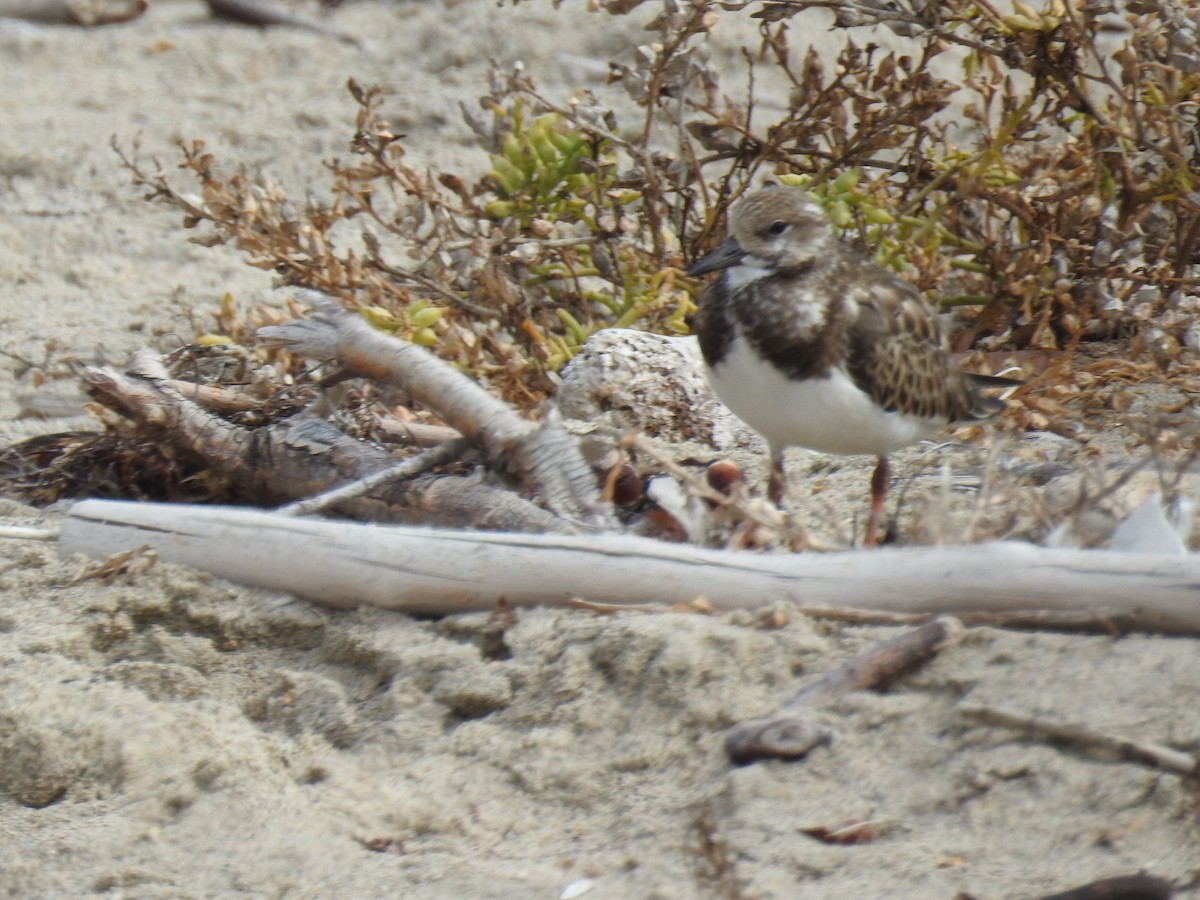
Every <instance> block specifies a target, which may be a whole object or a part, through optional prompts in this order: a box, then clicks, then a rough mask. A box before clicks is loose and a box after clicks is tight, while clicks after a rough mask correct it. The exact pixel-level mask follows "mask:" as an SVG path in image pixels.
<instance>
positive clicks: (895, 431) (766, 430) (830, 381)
mask: <svg viewBox="0 0 1200 900" xmlns="http://www.w3.org/2000/svg"><path fill="white" fill-rule="evenodd" d="M708 377H709V381H710V382H711V383H712V386H713V390H714V391H716V393H717V396H718V397H720V398H721V402H723V403H724V404H725V405H726V406H728V407H729V409H730V410H732V411H733V413H734V414H735V415H736V416H737V417H738V418H739V419H741V420H742V421H743V422H745V423H746V424H747V425H749V426H750V427H751V428H753V429H754V430H755V431H757V432H758V433H759V434H761V435H762V436H763V437H764V438H765V439H766V441H767V443H768V444H770V446H771V450H772V452H777V451H779V450H782V449H783V448H784V447H807V448H809V449H810V450H819V451H820V452H822V453H843V454H856V453H870V454H873V455H875V456H883V455H885V454H887V453H890V452H892V451H893V450H898V449H900V448H901V447H907V446H908V445H909V444H915V443H916V442H917V441H920V440H923V439H925V438H928V437H932V436H933V435H935V434H937V433H938V431H940V430H941V429H942V428H944V427H945V426H946V424H947V423H946V422H944V421H939V420H931V419H918V418H915V417H913V416H906V415H903V414H901V413H897V412H885V411H884V410H882V409H880V408H879V407H878V406H876V405H875V403H874V401H872V400H871V398H870V397H869V396H867V395H866V394H865V393H863V392H862V391H861V390H859V388H858V387H856V386H855V384H854V382H853V381H851V380H850V376H849V375H847V374H846V373H845V372H844V371H842V370H841V369H834V370H833V371H832V372H831V373H830V374H829V376H828V377H827V378H814V379H808V380H805V381H792V380H791V379H789V378H787V377H785V376H784V375H783V374H782V373H781V372H779V370H778V369H776V368H775V367H774V366H770V365H768V364H767V363H766V362H765V361H763V360H762V359H760V358H758V357H757V356H755V355H754V354H753V353H752V352H751V351H750V349H749V346H748V345H747V343H746V341H745V339H744V338H742V337H741V336H740V335H739V336H738V337H737V338H735V339H734V342H733V346H732V347H730V349H729V352H728V353H727V354H726V356H725V359H724V360H722V362H721V364H720V365H718V366H717V367H716V368H715V369H713V368H710V369H708Z"/></svg>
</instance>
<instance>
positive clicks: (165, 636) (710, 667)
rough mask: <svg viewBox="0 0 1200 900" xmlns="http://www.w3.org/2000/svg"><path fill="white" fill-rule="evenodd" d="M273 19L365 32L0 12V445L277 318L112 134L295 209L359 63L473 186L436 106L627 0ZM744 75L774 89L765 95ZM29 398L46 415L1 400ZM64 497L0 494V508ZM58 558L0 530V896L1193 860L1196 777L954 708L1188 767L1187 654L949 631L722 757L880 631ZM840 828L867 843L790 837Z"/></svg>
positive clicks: (677, 886) (461, 148) (361, 9)
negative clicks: (929, 646)
mask: <svg viewBox="0 0 1200 900" xmlns="http://www.w3.org/2000/svg"><path fill="white" fill-rule="evenodd" d="M296 11H297V12H300V13H303V14H305V15H308V16H311V17H315V18H322V19H323V20H327V21H329V22H330V23H331V24H332V25H334V26H335V27H336V28H338V29H339V30H341V31H344V32H347V33H349V34H351V35H355V36H357V37H359V38H360V39H361V41H362V44H363V46H362V49H361V50H360V49H356V48H355V47H353V46H350V45H347V44H344V43H339V42H337V41H334V40H331V39H329V38H327V37H324V36H321V35H318V34H313V33H308V32H304V31H298V30H294V29H284V28H274V29H266V30H264V29H257V28H252V27H247V26H244V25H239V24H236V23H229V22H221V21H215V20H213V19H211V18H210V17H209V15H208V12H207V8H206V7H205V6H203V5H202V4H200V3H198V2H184V0H164V2H156V3H154V4H153V5H152V7H151V8H150V10H149V11H148V12H147V13H146V15H144V16H143V17H141V18H140V19H138V20H136V21H133V22H130V23H128V24H122V25H114V26H109V27H105V28H97V29H92V30H85V29H81V28H78V27H75V26H60V25H59V26H56V25H43V24H31V23H28V22H22V21H15V20H4V21H0V57H2V58H3V59H4V63H3V75H2V76H0V77H2V79H3V84H4V89H5V90H4V102H3V106H2V107H0V110H2V112H0V116H2V119H0V121H2V122H3V127H2V128H0V273H2V274H3V280H4V284H5V290H4V291H3V294H2V296H0V323H2V324H0V336H2V337H0V349H2V350H3V351H4V353H5V357H4V359H2V360H0V443H3V444H9V443H11V442H13V441H16V440H19V439H21V438H23V437H26V436H29V435H32V434H36V433H49V432H55V431H65V430H69V429H71V428H75V427H79V426H80V424H81V423H83V422H86V421H89V420H87V419H86V418H85V417H82V416H81V415H80V414H79V411H80V410H79V405H78V402H77V401H73V400H72V398H73V397H75V396H76V395H77V390H78V389H77V387H76V381H75V378H74V377H73V375H72V373H71V364H73V363H75V362H78V361H82V362H92V361H95V360H107V361H109V362H111V363H114V364H117V365H119V364H121V363H122V362H123V360H124V359H125V357H126V355H127V354H128V353H129V352H131V351H133V350H135V349H137V348H139V347H142V346H146V345H150V346H153V347H156V348H158V349H161V350H166V349H170V348H172V347H174V346H177V345H178V344H179V343H181V342H184V341H186V340H187V339H188V338H189V337H190V336H192V335H194V334H195V333H197V331H199V330H202V329H203V328H207V327H209V325H210V323H211V321H212V320H211V316H212V313H213V311H214V310H215V309H216V308H217V305H218V304H219V302H220V300H221V297H222V296H223V295H224V294H225V293H227V292H228V293H231V294H233V295H234V297H235V298H238V299H239V300H244V301H246V302H254V303H268V302H279V303H280V304H282V302H283V296H282V294H281V293H277V292H274V291H273V289H272V275H271V273H269V272H262V271H259V270H255V269H252V268H250V267H248V266H246V265H245V264H244V263H243V261H242V260H241V258H240V256H239V255H238V254H237V252H236V251H235V250H233V249H231V248H204V247H200V246H197V245H195V244H191V243H189V242H188V241H187V237H188V233H187V232H185V231H184V230H182V229H181V228H180V227H179V215H178V214H177V213H175V212H172V211H170V210H167V209H165V208H163V207H161V206H156V205H154V204H150V203H146V202H145V201H144V200H143V199H142V197H141V194H140V193H139V191H137V190H135V189H134V188H133V187H131V185H130V178H129V173H128V172H126V171H124V170H123V169H122V168H121V166H120V163H119V159H118V157H117V155H116V153H115V152H114V151H113V149H112V148H111V147H110V142H111V141H112V140H114V139H115V141H116V142H117V143H118V144H119V145H121V146H122V147H124V148H126V149H131V148H133V146H134V145H135V143H136V144H137V145H138V150H137V152H138V153H139V154H140V156H141V157H142V158H143V159H147V160H149V159H157V161H158V163H159V165H161V167H163V168H164V169H171V168H173V167H174V166H176V165H177V163H178V161H179V158H180V157H179V151H178V148H177V147H176V142H178V141H180V140H192V139H203V140H204V141H205V142H206V144H207V145H208V146H209V147H210V149H212V150H213V152H215V153H216V154H217V155H218V157H219V158H220V159H222V160H227V161H228V162H229V164H230V165H231V166H242V167H244V168H245V169H247V170H250V171H254V172H265V173H269V174H270V175H271V176H272V177H274V178H277V179H279V180H280V181H282V182H283V183H285V184H287V185H288V186H289V188H291V189H292V190H293V191H294V193H295V195H296V196H303V195H304V193H305V191H306V190H312V191H316V192H319V191H321V190H323V189H324V185H325V184H326V178H325V176H326V174H327V173H326V172H325V171H324V170H323V169H322V167H321V160H322V159H326V158H332V157H335V156H338V155H345V154H346V152H347V151H346V147H347V142H348V140H349V138H350V136H351V133H352V129H353V121H354V120H353V115H354V109H353V104H352V102H351V101H350V98H349V96H348V94H347V90H346V83H347V80H348V79H350V78H353V79H355V80H357V81H358V82H360V83H362V84H382V85H385V86H386V87H388V88H389V90H390V91H391V94H390V96H389V98H388V100H387V102H386V103H385V106H384V112H385V117H386V118H388V119H389V121H391V122H392V124H393V126H394V127H395V128H397V129H399V130H400V131H403V132H404V133H405V134H406V135H407V138H406V140H405V146H406V147H407V148H408V151H409V157H408V158H409V160H410V161H421V160H425V161H427V164H428V165H430V166H436V167H438V168H441V169H443V170H444V169H456V170H459V171H463V172H467V173H472V174H474V175H481V174H482V173H483V172H484V171H486V168H487V158H486V154H485V153H484V151H483V150H482V149H480V148H479V147H478V145H477V142H476V140H475V138H474V137H473V136H472V134H471V132H470V130H469V129H468V128H467V126H466V125H465V124H464V123H463V122H462V118H461V115H460V112H459V104H460V103H464V104H467V105H468V106H471V105H473V104H476V103H477V99H478V97H479V96H480V95H482V94H484V93H486V90H487V70H488V64H489V60H495V61H496V62H497V63H498V64H500V65H504V66H508V65H512V64H513V63H515V62H516V61H518V60H520V61H522V62H523V63H524V65H525V66H526V69H527V71H529V72H531V73H532V74H533V75H534V76H535V77H536V78H537V79H538V81H539V83H540V84H541V86H542V88H543V90H544V91H546V92H547V93H548V94H550V95H553V96H556V97H560V98H566V97H567V96H569V95H570V93H571V91H573V90H575V89H576V88H578V87H581V86H585V85H588V84H597V83H598V81H599V80H601V79H602V77H603V72H604V70H605V64H606V62H607V60H609V59H626V60H627V59H628V58H629V54H630V53H631V50H632V47H633V45H634V44H635V43H637V42H640V41H644V40H646V37H645V32H643V31H641V30H639V25H640V24H641V23H644V22H645V21H646V20H647V19H648V18H649V17H650V16H652V15H653V13H654V12H655V11H656V10H652V9H645V10H638V11H637V12H635V13H634V14H633V15H631V16H628V17H624V18H615V17H611V16H607V15H599V14H589V13H587V12H586V11H585V10H584V8H583V4H582V3H580V2H577V0H569V2H566V3H564V4H563V5H562V7H561V8H559V9H555V8H553V7H552V6H551V5H550V4H549V3H548V2H530V3H524V4H522V5H521V6H519V7H516V8H500V7H497V6H495V5H494V4H492V3H488V2H483V0H460V2H454V3H446V4H442V3H435V2H411V3H392V4H386V3H376V2H366V0H364V2H358V3H348V4H346V5H345V6H344V7H342V8H339V9H336V10H334V11H333V12H331V13H321V12H319V11H317V10H315V9H313V8H305V9H300V8H297V10H296ZM724 26H725V23H724V22H723V23H721V26H719V27H718V29H717V31H716V36H715V38H714V42H713V47H712V49H711V56H712V59H713V61H714V64H715V65H719V66H722V67H727V68H729V69H730V70H731V71H732V70H734V69H735V68H736V66H737V65H738V61H739V59H740V56H739V49H738V48H739V42H740V41H742V40H745V39H747V36H749V35H753V34H754V26H753V24H752V23H749V22H748V21H741V22H734V21H731V22H730V23H728V27H727V28H726V27H724ZM805 39H809V40H813V41H827V40H831V38H830V37H829V33H828V32H827V31H826V30H825V29H824V28H820V29H818V28H813V29H812V31H811V34H805V33H804V32H803V31H802V30H797V31H796V32H795V33H794V34H793V40H794V41H796V42H802V41H803V40H805ZM731 78H736V72H733V74H732V75H731ZM760 90H761V96H762V103H763V104H764V108H765V109H770V106H771V103H772V102H773V100H772V96H773V95H772V91H774V90H782V88H781V87H780V88H776V87H773V86H772V85H771V84H770V83H764V84H763V85H761V86H760ZM43 379H44V380H45V384H44V385H43V384H41V382H42V381H43ZM52 395H53V396H59V395H61V397H62V398H63V403H64V406H63V409H64V412H63V414H62V415H61V416H52V417H50V418H41V419H34V418H28V417H23V416H22V410H24V409H26V408H27V407H28V406H29V405H30V402H31V398H35V399H38V400H39V402H44V401H45V400H46V398H47V397H49V396H52ZM72 403H74V405H72ZM93 427H94V425H93ZM868 470H869V462H867V461H863V462H862V465H861V466H860V467H858V468H857V469H855V470H854V472H855V475H856V480H855V488H854V489H855V490H857V491H861V490H862V489H863V485H864V484H865V473H866V472H867V471H868ZM59 515H60V513H58V512H53V511H52V512H40V511H36V510H33V509H30V508H28V507H24V506H21V505H20V504H17V503H15V502H11V501H0V521H2V522H3V523H4V524H6V525H34V526H41V527H53V526H54V525H55V523H56V522H57V521H58V516H59ZM81 567H82V563H81V561H80V560H78V559H65V560H64V559H60V558H59V557H58V553H57V549H56V547H55V546H54V545H53V543H34V542H27V541H16V540H8V539H2V540H0V598H2V600H0V836H2V839H0V893H3V894H5V895H7V896H9V897H20V898H38V897H46V898H51V897H55V898H58V897H79V896H87V895H91V894H99V895H105V896H110V897H128V898H225V897H235V896H249V897H277V898H325V897H332V896H341V897H353V898H372V897H420V898H464V897H469V898H513V897H521V898H550V900H557V898H575V897H586V898H588V900H618V898H621V900H625V898H662V900H674V898H680V900H686V898H710V897H711V898H733V897H738V898H751V897H754V898H764V900H765V898H796V897H804V898H847V897H854V898H896V900H902V898H913V900H933V898H941V900H952V898H956V897H959V898H974V900H1010V898H1011V900H1018V898H1035V897H1039V896H1043V895H1046V894H1049V893H1051V892H1054V891H1061V890H1065V889H1067V888H1070V887H1073V886H1076V885H1079V884H1083V883H1085V882H1089V881H1092V880H1095V879H1099V878H1104V877H1109V876H1116V875H1124V874H1132V873H1136V872H1139V871H1146V872H1149V873H1151V874H1153V875H1156V876H1159V877H1163V878H1168V879H1174V880H1176V881H1177V882H1179V883H1181V884H1182V883H1185V882H1188V881H1189V880H1193V879H1195V878H1196V877H1197V873H1198V872H1200V794H1197V789H1196V785H1195V784H1194V783H1191V784H1189V783H1188V782H1186V781H1185V780H1183V779H1181V778H1180V777H1179V776H1177V775H1173V774H1169V773H1165V772H1161V771H1157V770H1155V769H1152V768H1148V767H1146V766H1142V765H1138V764H1135V763H1131V762H1121V761H1116V760H1113V759H1107V758H1104V757H1102V756H1100V755H1097V754H1095V753H1089V752H1085V751H1081V750H1078V749H1075V748H1070V747H1065V746H1057V745H1053V744H1051V743H1047V742H1045V741H1041V740H1035V739H1030V738H1027V737H1023V736H1021V735H1020V734H1016V733H1014V732H1012V731H1009V730H1006V729H1000V728H989V727H984V726H981V725H977V724H973V723H970V722H967V721H964V720H963V719H962V718H961V717H960V716H959V715H957V714H956V712H955V707H956V705H957V704H960V703H963V702H970V703H973V704H985V705H993V706H998V707H1004V708H1006V709H1013V710H1018V711H1022V712H1025V713H1027V714H1031V715H1040V716H1046V717H1051V718H1055V719H1059V720H1062V721H1066V722H1074V723H1077V724H1081V725H1087V726H1089V727H1092V728H1096V729H1100V730H1104V731H1109V732H1113V733H1116V734H1121V735H1127V736H1129V737H1137V738H1141V739H1144V740H1148V741H1154V742H1157V743H1160V744H1165V745H1168V746H1171V747H1174V748H1176V749H1181V750H1188V751H1190V752H1193V753H1195V752H1196V751H1197V750H1198V749H1200V715H1197V701H1196V698H1197V697H1198V696H1200V654H1198V645H1197V642H1196V640H1195V639H1194V638H1186V637H1163V636H1145V635H1131V636H1115V635H1069V634H1056V633H1035V632H1021V631H1012V630H1001V629H992V628H974V629H971V630H969V632H968V634H967V635H966V637H965V638H964V639H963V640H962V642H961V643H959V644H958V645H956V646H954V647H952V648H950V649H948V650H946V651H944V652H943V653H941V654H940V655H938V656H937V658H936V659H934V660H933V661H932V662H931V663H930V664H929V665H928V666H926V667H924V668H922V669H921V670H920V671H919V672H917V673H916V674H914V675H911V676H909V677H907V678H905V679H903V680H902V681H901V682H900V683H898V684H897V685H895V686H894V687H893V688H892V689H891V690H889V691H887V692H884V693H856V694H852V695H850V696H848V697H846V698H844V699H843V700H841V701H838V702H837V703H835V704H834V705H832V706H830V707H828V708H826V709H823V710H822V711H821V712H820V714H819V717H820V721H821V722H822V724H824V725H826V726H828V727H829V728H831V729H832V730H833V732H834V733H835V739H834V741H833V743H832V744H831V745H829V746H828V747H822V748H820V749H818V750H816V751H814V752H813V753H812V754H811V756H810V757H809V758H808V759H806V760H805V761H803V762H799V763H782V762H770V763H760V764H755V765H751V766H746V767H742V768H737V767H733V766H731V765H730V763H729V761H728V759H727V758H726V756H725V754H724V752H723V750H722V737H723V733H724V731H725V729H726V728H728V727H729V726H730V725H732V724H733V723H735V722H737V721H739V720H742V719H745V718H748V717H752V716H756V715H762V714H765V713H767V712H769V711H770V710H772V709H774V708H775V707H777V706H778V704H779V703H780V702H781V701H782V700H783V699H785V698H786V697H788V696H790V695H791V694H792V693H794V691H795V690H796V689H797V688H798V687H799V686H800V685H802V684H803V683H805V682H806V681H807V680H809V679H811V678H813V677H815V676H817V675H819V674H821V673H823V672H826V671H828V670H830V669H832V668H834V667H836V666H837V665H838V664H840V663H841V662H843V661H845V660H846V659H847V658H849V657H850V656H852V655H853V654H855V653H857V652H859V651H861V650H863V649H864V648H866V647H868V646H869V645H871V644H872V643H874V642H876V641H878V640H880V639H882V638H884V637H887V636H889V635H890V634H892V633H894V632H893V630H892V629H889V628H883V627H877V626H871V627H867V626H853V625H846V624H840V623H834V622H827V621H817V620H812V619H809V618H807V617H805V616H803V615H801V614H799V613H798V612H797V611H795V610H794V609H787V608H784V609H776V610H766V611H764V612H763V613H761V614H749V613H742V614H736V615H729V616H703V615H694V614H685V613H669V614H654V615H649V614H647V615H636V614H630V615H619V616H596V615H592V614H590V613H586V612H578V611H573V612H568V611H548V610H532V611H523V612H520V613H519V614H518V615H517V617H516V621H515V623H514V624H512V626H511V627H510V628H508V629H507V631H505V632H504V633H503V634H502V636H500V637H497V632H496V629H495V627H494V623H493V622H492V621H491V619H490V618H489V616H488V615H486V614H476V615H464V616H453V617H448V618H445V619H441V620H422V619H415V618H410V617H406V616H404V615H400V614H397V613H393V612H388V611H382V610H374V609H360V610H356V611H351V612H336V611H330V610H325V609H320V608H318V607H316V606H313V605H311V604H309V603H306V602H303V601H298V600H296V599H294V598H291V597H288V596H282V595H276V594H271V593H269V592H265V591H261V590H251V589H247V588H244V587H240V586H236V585H233V584H230V583H227V582H223V581H221V580H219V579H215V578H213V577H211V576H209V575H206V574H204V573H200V572H196V571H192V570H187V569H184V568H181V567H176V566H172V565H166V564H160V565H159V566H157V567H155V568H154V569H152V570H151V571H149V572H147V573H144V574H139V575H133V576H125V577H121V578H118V579H116V580H114V581H113V582H112V583H109V584H104V583H101V582H100V581H97V580H85V581H81V582H76V581H75V578H76V576H77V575H78V574H79V572H80V571H81ZM998 577H999V573H998ZM647 599H648V600H652V599H653V598H647ZM850 823H853V824H854V825H855V827H859V828H865V829H868V830H867V831H864V832H863V833H864V834H869V835H870V837H869V839H864V840H861V841H859V842H850V843H838V842H836V841H828V840H822V839H820V838H819V837H817V836H814V835H815V833H819V832H822V831H824V832H830V831H836V830H837V829H839V828H843V827H845V826H846V825H847V824H850Z"/></svg>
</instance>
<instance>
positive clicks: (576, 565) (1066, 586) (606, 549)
mask: <svg viewBox="0 0 1200 900" xmlns="http://www.w3.org/2000/svg"><path fill="white" fill-rule="evenodd" d="M143 544H149V545H150V546H152V547H153V548H154V549H155V550H157V551H158V553H159V555H160V556H161V558H162V559H164V560H167V561H172V562H179V563H185V564H187V565H192V566H196V567H199V568H203V569H207V570H208V571H210V572H213V573H214V574H217V575H221V576H223V577H226V578H229V579H232V580H234V581H240V582H243V583H245V584H250V585H257V586H261V587H268V588H274V589H276V590H282V591H289V592H291V593H294V594H297V595H298V596H301V597H305V598H308V599H310V600H312V601H314V602H317V603H321V604H324V605H328V606H335V607H351V606H357V605H359V604H371V605H375V606H380V607H385V608H389V609H396V610H401V611H404V612H409V613H422V614H447V613H455V612H465V611H468V610H486V609H491V608H492V607H493V606H494V605H495V604H496V603H497V602H498V601H499V600H500V599H501V598H504V599H505V600H507V601H508V602H509V603H510V604H512V605H514V606H537V605H549V606H565V605H567V604H569V603H570V602H571V601H572V600H573V599H576V598H580V597H582V598H584V599H593V600H598V601H604V602H630V603H639V602H645V601H654V602H660V603H688V602H690V601H692V600H694V599H695V598H696V597H697V596H704V597H706V598H707V599H708V600H709V601H710V602H711V604H712V606H713V608H715V609H716V610H731V609H745V608H758V607H761V606H765V605H768V604H772V603H779V602H792V603H796V604H798V605H799V606H801V607H804V606H808V605H812V606H818V607H823V608H830V607H851V608H858V609H877V610H886V611H892V612H904V613H917V612H921V613H947V614H951V615H955V614H957V613H959V612H971V611H979V610H990V611H1013V610H1030V609H1050V610H1080V609H1086V610H1089V611H1091V612H1093V613H1095V614H1096V615H1097V616H1099V617H1101V619H1102V620H1103V621H1105V622H1107V623H1110V624H1111V625H1112V626H1113V627H1117V628H1120V629H1123V630H1138V631H1153V632H1164V633H1177V634H1200V558H1197V557H1194V556H1184V557H1180V556H1161V555H1157V554H1139V553H1106V552H1104V551H1098V550H1045V549H1041V548H1038V547H1033V546H1030V545H1027V544H1017V543H1000V542H997V543H989V544H976V545H972V546H963V547H921V548H884V549H877V550H873V551H870V552H852V553H836V554H815V553H803V554H790V555H783V554H763V553H752V552H736V551H721V550H707V549H702V548H697V547H690V546H684V545H678V544H665V543H662V542H659V541H654V540H650V539H648V538H638V537H633V536H629V535H615V534H589V535H578V536H574V535H550V534H497V533H492V532H478V531H477V532H470V531H449V530H440V529H431V528H412V527H400V526H395V527H393V526H372V525H360V524H355V523H344V522H329V521H322V520H315V519H296V518H291V517H287V516H279V515H274V514H271V513H264V512H256V511H252V510H245V509H231V508H225V507H200V506H184V505H159V504H148V503H118V502H113V501H102V500H87V501H84V502H82V503H79V504H77V505H76V506H75V507H74V508H73V509H72V510H71V512H70V513H69V515H68V516H67V518H66V521H65V522H64V524H63V529H62V537H61V546H62V550H63V552H64V553H87V554H88V555H91V556H97V557H103V556H108V555H111V554H113V553H118V552H121V551H124V550H129V549H132V548H135V547H139V546H141V545H143Z"/></svg>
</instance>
